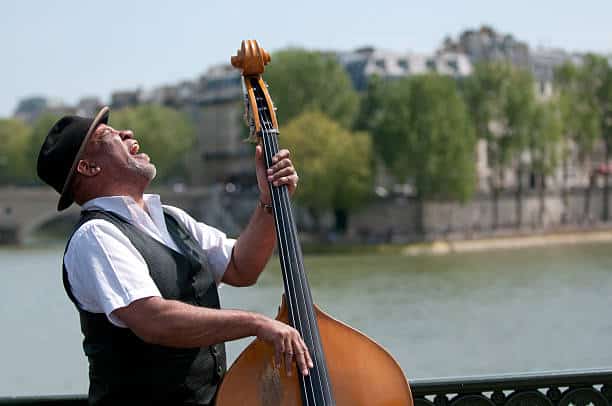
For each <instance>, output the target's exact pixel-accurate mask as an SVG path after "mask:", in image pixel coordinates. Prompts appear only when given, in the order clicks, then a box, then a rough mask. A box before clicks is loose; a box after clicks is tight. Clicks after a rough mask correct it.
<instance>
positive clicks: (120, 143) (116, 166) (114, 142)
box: [84, 124, 156, 182]
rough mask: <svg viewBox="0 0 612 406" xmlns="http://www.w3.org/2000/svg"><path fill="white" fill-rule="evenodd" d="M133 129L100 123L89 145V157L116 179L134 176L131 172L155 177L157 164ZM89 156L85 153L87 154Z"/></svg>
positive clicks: (87, 150)
mask: <svg viewBox="0 0 612 406" xmlns="http://www.w3.org/2000/svg"><path fill="white" fill-rule="evenodd" d="M139 150H140V145H139V144H138V141H137V140H136V139H135V138H134V133H132V131H131V130H115V129H114V128H112V127H111V126H108V125H106V124H100V125H99V126H98V127H97V128H96V130H95V131H94V133H93V134H92V136H91V138H90V140H89V143H88V145H87V149H86V152H85V154H86V158H87V159H89V160H91V161H93V162H94V164H95V165H97V166H99V167H100V169H101V170H102V171H103V172H105V173H106V174H108V175H112V176H113V177H115V178H116V179H119V180H123V179H125V178H127V179H130V180H131V179H132V176H131V175H136V176H138V177H143V178H145V179H146V180H147V181H149V182H150V181H151V180H153V178H154V177H155V174H156V169H155V165H153V164H152V163H151V159H150V158H149V156H148V155H147V154H145V153H142V152H139ZM84 158H85V157H84Z"/></svg>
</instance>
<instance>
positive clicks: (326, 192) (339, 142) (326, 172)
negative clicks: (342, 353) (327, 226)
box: [280, 111, 372, 232]
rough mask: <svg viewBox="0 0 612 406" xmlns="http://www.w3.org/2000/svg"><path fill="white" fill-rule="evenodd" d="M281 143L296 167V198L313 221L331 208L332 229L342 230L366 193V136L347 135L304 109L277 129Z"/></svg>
mask: <svg viewBox="0 0 612 406" xmlns="http://www.w3.org/2000/svg"><path fill="white" fill-rule="evenodd" d="M280 141H281V143H282V144H283V146H286V147H288V148H289V149H291V154H292V160H293V161H294V162H295V164H296V166H297V167H298V168H300V187H299V188H298V192H297V193H296V200H297V201H298V202H299V203H300V204H301V205H302V206H303V207H305V208H307V209H308V210H309V212H310V213H311V214H312V215H313V218H314V219H315V220H316V221H317V223H318V219H319V218H320V216H321V214H322V213H324V212H325V211H328V210H332V211H333V212H334V215H335V218H336V230H337V231H340V232H344V231H345V230H346V226H347V222H348V215H349V213H350V212H351V211H352V210H353V209H355V208H357V207H359V206H360V205H362V204H363V203H364V202H365V201H366V200H367V198H368V196H369V194H370V191H371V190H372V172H371V164H370V162H371V160H372V152H371V150H372V148H371V140H370V137H369V136H368V135H367V134H366V133H363V132H355V133H352V132H350V131H348V130H346V129H345V128H343V127H341V126H340V125H339V124H338V123H336V122H334V121H332V120H331V119H329V118H328V117H327V116H326V115H325V114H323V113H321V112H318V111H307V112H304V113H302V114H300V115H299V116H297V117H296V118H295V119H293V120H292V121H290V122H289V123H288V124H287V125H286V126H284V127H282V128H281V138H280Z"/></svg>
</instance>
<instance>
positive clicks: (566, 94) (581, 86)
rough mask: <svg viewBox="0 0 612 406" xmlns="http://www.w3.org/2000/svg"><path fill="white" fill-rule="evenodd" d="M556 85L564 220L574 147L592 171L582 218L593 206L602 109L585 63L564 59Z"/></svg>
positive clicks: (580, 158)
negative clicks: (594, 156)
mask: <svg viewBox="0 0 612 406" xmlns="http://www.w3.org/2000/svg"><path fill="white" fill-rule="evenodd" d="M555 86H556V88H557V89H558V95H559V96H558V107H559V111H560V119H561V131H562V139H561V144H562V155H561V168H562V174H563V175H562V179H563V181H562V182H563V184H562V188H561V199H562V201H563V214H562V222H566V221H567V213H568V210H569V208H568V207H569V201H568V193H567V188H568V186H567V183H568V179H569V157H570V154H571V152H572V150H573V149H574V148H575V149H576V152H577V157H578V162H580V163H582V164H583V165H586V166H587V168H589V169H588V171H589V178H590V180H589V187H588V188H587V189H586V192H585V193H586V196H585V205H584V212H583V218H585V219H586V218H587V216H588V214H589V210H590V195H591V189H592V187H593V184H594V174H593V173H592V170H591V168H590V157H591V155H592V153H593V149H594V147H595V143H596V141H597V140H598V139H599V138H600V137H601V128H600V125H599V123H600V120H601V119H600V116H601V114H600V111H599V108H598V106H597V100H596V97H595V94H594V93H595V92H594V86H593V84H592V80H591V78H589V77H588V72H587V70H586V69H585V68H584V67H578V66H576V65H574V64H572V63H569V62H568V63H565V64H563V65H561V66H560V67H559V68H557V70H556V71H555Z"/></svg>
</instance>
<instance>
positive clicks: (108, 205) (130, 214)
mask: <svg viewBox="0 0 612 406" xmlns="http://www.w3.org/2000/svg"><path fill="white" fill-rule="evenodd" d="M143 200H144V204H145V207H146V209H147V211H148V212H149V215H150V216H151V219H152V220H153V221H154V222H155V223H158V221H156V220H157V219H159V218H160V216H161V217H162V218H163V211H162V206H161V199H160V198H159V195H157V194H145V195H143ZM81 208H82V209H83V210H105V211H110V212H113V213H115V214H117V215H119V216H121V217H123V218H124V219H126V220H127V221H130V222H134V221H135V220H136V219H137V218H138V217H139V215H141V214H142V212H143V210H142V209H141V208H140V206H138V204H136V201H134V199H132V198H131V197H130V196H102V197H97V198H95V199H91V200H88V201H87V202H85V203H83V205H82V206H81Z"/></svg>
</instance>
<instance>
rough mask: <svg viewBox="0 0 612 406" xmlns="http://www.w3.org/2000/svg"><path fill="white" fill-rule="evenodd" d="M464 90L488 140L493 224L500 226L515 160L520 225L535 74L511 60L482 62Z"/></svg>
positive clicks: (479, 131)
mask: <svg viewBox="0 0 612 406" xmlns="http://www.w3.org/2000/svg"><path fill="white" fill-rule="evenodd" d="M463 94H464V97H465V100H466V102H467V105H468V106H469V109H470V115H471V117H472V121H473V123H474V125H475V127H476V134H477V137H478V138H480V139H482V140H485V141H486V143H487V158H488V163H489V166H490V167H491V176H490V177H489V185H490V188H491V196H492V200H493V227H497V226H498V218H499V215H498V213H499V210H498V202H499V193H500V191H501V189H502V188H503V186H504V172H505V171H506V170H507V169H508V168H510V167H511V165H512V164H513V163H516V164H517V165H516V170H517V178H518V183H517V189H516V200H517V205H516V208H517V224H518V225H520V223H521V222H522V195H523V183H522V177H523V173H524V170H525V167H524V162H522V160H521V159H520V153H521V152H522V151H523V150H524V149H525V147H526V142H527V139H528V132H529V125H530V122H531V117H532V110H533V108H534V106H535V95H534V84H533V78H532V76H531V75H530V74H529V73H528V72H527V71H524V70H520V69H517V68H514V67H512V66H511V65H509V64H507V63H503V62H494V63H481V64H477V65H476V66H475V68H474V73H473V75H472V76H470V77H469V78H467V79H466V80H465V82H464V84H463Z"/></svg>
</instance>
